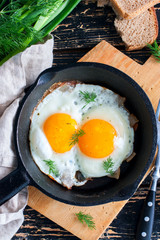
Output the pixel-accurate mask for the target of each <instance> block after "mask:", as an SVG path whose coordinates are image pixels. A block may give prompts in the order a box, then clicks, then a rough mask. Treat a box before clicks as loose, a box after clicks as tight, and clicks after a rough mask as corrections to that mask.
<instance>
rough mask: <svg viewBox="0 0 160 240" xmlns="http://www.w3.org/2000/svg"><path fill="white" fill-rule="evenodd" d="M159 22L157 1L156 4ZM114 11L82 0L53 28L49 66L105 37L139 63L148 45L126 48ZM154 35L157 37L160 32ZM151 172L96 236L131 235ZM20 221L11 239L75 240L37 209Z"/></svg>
mask: <svg viewBox="0 0 160 240" xmlns="http://www.w3.org/2000/svg"><path fill="white" fill-rule="evenodd" d="M156 12H157V16H158V18H159V24H160V4H159V5H157V6H156ZM114 18H115V14H114V13H113V11H112V9H111V8H110V7H104V8H100V7H97V5H96V2H95V1H93V0H82V1H81V2H80V3H79V5H78V6H77V7H76V8H75V9H74V10H73V12H72V13H71V14H70V15H69V16H68V17H67V18H66V19H65V20H64V21H63V22H62V23H61V24H60V25H59V26H58V28H57V29H56V30H55V31H54V33H53V35H54V41H55V43H54V49H53V53H54V61H53V66H62V65H66V64H71V63H75V62H76V61H77V60H79V59H80V58H81V57H82V56H83V55H85V54H86V53H87V52H88V51H89V50H90V49H92V48H93V47H94V46H95V45H97V44H98V43H99V42H100V41H102V40H106V41H108V42H109V43H110V44H112V45H113V46H114V47H116V48H118V49H119V50H120V51H122V52H124V53H125V54H126V55H128V56H129V57H131V58H132V59H134V60H135V61H137V62H139V63H141V64H143V63H144V62H145V61H146V60H147V58H148V57H149V56H150V53H149V51H148V49H143V50H139V51H134V52H126V51H125V47H124V44H123V42H122V41H121V38H120V37H119V35H118V34H117V33H116V30H115V28H114V25H113V22H114ZM159 32H160V31H159ZM158 39H159V40H160V34H159V37H158ZM150 180H151V176H148V177H147V179H146V180H145V181H144V182H143V183H142V184H141V186H140V187H139V189H138V190H137V192H136V193H135V194H134V196H133V197H132V198H131V199H130V200H129V201H128V203H127V204H126V205H125V207H124V208H123V209H122V211H121V212H120V213H119V215H118V216H117V218H116V219H115V220H114V221H113V222H112V224H111V225H110V227H109V228H108V229H106V231H105V233H104V234H103V235H102V236H101V238H100V240H102V239H103V240H107V239H110V240H114V239H123V240H132V239H135V231H136V224H137V220H138V217H139V213H140V211H141V207H142V203H143V200H144V199H145V197H146V194H147V192H148V188H149V184H150ZM24 217H25V220H24V223H23V225H22V226H21V228H20V229H19V231H18V232H17V233H16V234H15V236H14V237H13V238H12V240H37V239H38V240H39V239H40V240H44V239H46V240H63V239H66V240H77V239H78V238H77V237H75V236H73V235H72V234H71V233H69V232H67V231H66V230H64V229H63V228H61V227H60V226H58V225H57V224H55V223H54V222H52V221H50V220H49V219H47V218H46V217H44V216H42V215H41V214H40V213H38V212H36V211H35V210H33V209H31V208H30V207H28V206H27V207H26V209H25V211H24ZM152 239H154V240H158V239H160V183H159V184H158V188H157V195H156V211H155V221H154V227H153V235H152Z"/></svg>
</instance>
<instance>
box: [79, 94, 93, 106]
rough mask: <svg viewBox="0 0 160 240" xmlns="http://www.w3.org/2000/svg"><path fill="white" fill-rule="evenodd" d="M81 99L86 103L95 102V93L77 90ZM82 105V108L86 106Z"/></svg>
mask: <svg viewBox="0 0 160 240" xmlns="http://www.w3.org/2000/svg"><path fill="white" fill-rule="evenodd" d="M79 93H80V95H81V97H82V99H83V100H84V101H85V102H86V105H87V104H88V103H90V102H95V99H96V97H97V95H96V94H95V93H94V92H91V93H90V92H88V91H84V92H82V91H79ZM86 105H84V106H83V108H84V107H85V106H86Z"/></svg>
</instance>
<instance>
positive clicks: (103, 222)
mask: <svg viewBox="0 0 160 240" xmlns="http://www.w3.org/2000/svg"><path fill="white" fill-rule="evenodd" d="M79 61H80V62H99V63H104V64H108V65H110V66H113V67H116V68H118V69H119V70H121V71H123V72H125V73H126V74H128V75H129V76H130V77H132V78H133V79H134V80H135V81H136V82H137V83H138V84H139V85H140V86H141V87H142V88H143V89H144V90H145V92H146V93H147V95H148V96H149V98H150V100H151V102H152V104H153V107H154V109H156V107H157V104H158V100H159V97H160V63H158V62H157V61H156V60H155V59H154V58H153V57H150V58H149V59H148V60H147V62H146V63H145V64H144V65H140V64H138V63H136V62H135V61H134V60H132V59H130V58H129V57H127V56H126V55H124V54H123V53H122V52H120V51H119V50H117V49H116V48H114V47H113V46H111V45H110V44H109V43H107V42H106V41H102V42H101V43H99V44H98V45H97V46H96V47H94V48H93V49H92V50H91V51H90V52H88V53H87V54H86V55H85V56H84V57H82V58H81V59H80V60H79ZM126 203H127V201H121V202H111V203H107V204H104V205H99V206H94V207H76V206H72V205H67V204H64V203H61V202H58V201H55V200H53V199H51V198H49V197H47V196H46V195H44V194H43V193H41V192H40V191H39V190H37V189H36V188H34V187H29V200H28V205H29V206H30V207H32V208H33V209H35V210H37V211H38V212H40V213H41V214H43V215H44V216H46V217H47V218H49V219H51V220H52V221H54V222H55V223H57V224H58V225H60V226H62V227H63V228H65V229H66V230H68V231H69V232H71V233H73V234H74V235H76V236H77V237H79V238H80V239H83V240H96V239H98V238H99V237H100V236H101V234H102V233H103V232H104V231H105V229H106V228H107V227H108V226H109V225H110V223H111V222H112V221H113V219H114V218H115V217H116V216H117V214H118V213H119V212H120V210H121V209H122V208H123V206H124V205H125V204H126ZM79 211H83V212H84V213H90V214H91V215H92V216H93V218H94V221H95V225H96V230H90V229H89V228H88V227H86V226H85V225H82V224H81V223H80V222H79V221H78V220H77V218H76V217H75V213H77V212H79Z"/></svg>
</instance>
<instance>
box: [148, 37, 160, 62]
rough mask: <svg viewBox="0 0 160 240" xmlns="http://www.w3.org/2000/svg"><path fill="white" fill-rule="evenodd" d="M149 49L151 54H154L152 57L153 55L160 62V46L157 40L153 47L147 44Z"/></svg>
mask: <svg viewBox="0 0 160 240" xmlns="http://www.w3.org/2000/svg"><path fill="white" fill-rule="evenodd" d="M147 47H148V48H149V49H150V52H151V53H152V55H153V56H154V57H155V58H156V59H157V60H158V61H160V47H159V46H158V43H157V41H156V40H155V41H154V43H153V44H152V45H151V44H147Z"/></svg>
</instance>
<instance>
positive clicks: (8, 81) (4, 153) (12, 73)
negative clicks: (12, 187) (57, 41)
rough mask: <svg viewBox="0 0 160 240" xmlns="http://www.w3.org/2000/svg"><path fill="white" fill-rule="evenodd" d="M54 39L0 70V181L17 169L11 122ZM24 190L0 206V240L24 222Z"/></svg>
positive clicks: (44, 63) (45, 63)
mask: <svg viewBox="0 0 160 240" xmlns="http://www.w3.org/2000/svg"><path fill="white" fill-rule="evenodd" d="M52 51H53V38H52V37H49V38H48V39H46V41H45V43H43V44H37V45H34V46H31V47H29V48H28V49H26V50H25V51H24V52H23V53H19V54H17V55H16V56H14V57H12V58H11V59H9V60H8V61H7V62H6V63H4V64H3V65H2V66H1V67H0V179H2V178H3V177H4V176H6V175H7V174H9V173H10V172H11V171H13V169H15V168H16V166H17V160H16V155H15V153H14V143H13V139H12V137H13V136H12V134H13V121H14V116H15V113H16V111H17V108H18V105H19V101H20V99H21V98H22V96H23V95H24V90H25V88H26V87H28V86H29V85H31V84H32V83H33V82H34V81H35V80H36V78H37V77H38V75H39V74H40V73H41V72H42V71H43V70H44V69H46V68H49V67H51V66H52V62H53V52H52ZM27 197H28V193H27V189H23V190H22V191H21V192H20V193H18V194H17V195H16V196H14V197H13V198H12V199H10V200H9V201H8V202H6V203H5V204H4V205H2V206H1V207H0V240H10V239H11V238H12V237H13V235H14V234H15V233H16V232H17V230H18V229H19V227H20V226H21V224H22V223H23V220H24V217H23V210H24V208H25V206H26V204H27Z"/></svg>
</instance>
